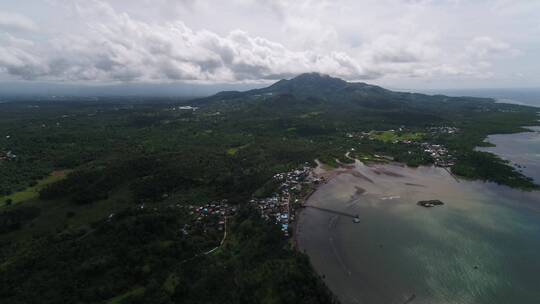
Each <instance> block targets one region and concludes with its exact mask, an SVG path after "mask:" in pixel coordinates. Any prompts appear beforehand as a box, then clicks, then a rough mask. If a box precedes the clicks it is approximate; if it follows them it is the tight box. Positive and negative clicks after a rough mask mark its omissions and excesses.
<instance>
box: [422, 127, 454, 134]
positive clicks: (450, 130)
mask: <svg viewBox="0 0 540 304" xmlns="http://www.w3.org/2000/svg"><path fill="white" fill-rule="evenodd" d="M427 131H428V132H429V133H431V134H456V133H458V132H459V128H456V127H446V126H445V127H429V128H427Z"/></svg>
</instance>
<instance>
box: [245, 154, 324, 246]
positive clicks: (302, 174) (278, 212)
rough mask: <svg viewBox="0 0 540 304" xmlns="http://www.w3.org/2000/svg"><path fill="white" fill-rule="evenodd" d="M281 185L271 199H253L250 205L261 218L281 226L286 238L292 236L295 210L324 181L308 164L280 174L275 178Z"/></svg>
mask: <svg viewBox="0 0 540 304" xmlns="http://www.w3.org/2000/svg"><path fill="white" fill-rule="evenodd" d="M273 179H274V181H276V182H278V183H279V187H278V189H277V191H276V192H275V193H274V194H273V195H272V196H270V197H266V198H253V199H252V200H251V201H250V203H251V204H253V205H254V206H255V207H256V208H257V209H258V210H259V212H260V214H261V216H262V217H263V218H264V219H266V220H268V221H272V222H275V223H276V224H278V225H280V227H281V231H282V232H283V235H284V236H285V237H288V236H289V235H290V229H291V224H292V223H293V222H294V221H295V210H296V208H298V207H300V206H301V201H300V199H301V198H302V197H303V196H304V195H305V194H306V193H308V192H309V191H310V189H311V188H312V185H313V184H318V183H320V182H321V181H322V180H321V179H320V178H318V177H315V176H314V174H313V169H312V168H311V167H309V166H307V164H306V165H305V166H304V167H302V168H301V169H297V170H293V171H290V172H285V173H278V174H276V175H274V177H273Z"/></svg>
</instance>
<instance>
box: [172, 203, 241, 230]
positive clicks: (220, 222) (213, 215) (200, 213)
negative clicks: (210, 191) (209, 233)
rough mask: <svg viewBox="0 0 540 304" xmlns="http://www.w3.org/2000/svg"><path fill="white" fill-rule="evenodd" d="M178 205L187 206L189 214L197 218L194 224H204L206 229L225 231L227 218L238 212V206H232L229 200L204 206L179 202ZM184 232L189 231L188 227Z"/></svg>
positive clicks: (180, 206)
mask: <svg viewBox="0 0 540 304" xmlns="http://www.w3.org/2000/svg"><path fill="white" fill-rule="evenodd" d="M176 206H177V207H179V208H187V209H188V210H189V211H188V212H189V214H190V215H192V216H194V218H195V223H194V225H195V226H202V227H203V228H204V229H205V230H206V228H215V229H217V230H219V231H223V230H224V229H225V222H226V218H227V217H228V216H231V215H234V214H235V213H236V207H232V206H230V205H229V204H228V203H227V200H221V201H216V202H211V203H207V204H205V205H202V206H198V205H184V204H177V205H176ZM210 226H211V227H210ZM185 228H186V227H185ZM182 232H183V233H184V234H188V233H189V232H188V230H187V229H184V230H183V231H182Z"/></svg>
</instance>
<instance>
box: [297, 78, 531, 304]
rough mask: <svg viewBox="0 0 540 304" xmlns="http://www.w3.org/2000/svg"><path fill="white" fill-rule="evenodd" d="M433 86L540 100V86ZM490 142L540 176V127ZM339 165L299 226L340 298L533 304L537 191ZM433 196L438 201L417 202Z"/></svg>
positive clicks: (422, 171) (502, 98)
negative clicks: (338, 171)
mask: <svg viewBox="0 0 540 304" xmlns="http://www.w3.org/2000/svg"><path fill="white" fill-rule="evenodd" d="M437 93H444V94H447V95H454V96H476V97H493V98H496V99H497V101H498V102H507V103H517V104H526V105H532V106H539V107H540V90H532V89H527V90H468V91H464V90H461V91H452V92H448V91H446V92H437ZM487 140H488V141H489V142H491V143H493V144H495V145H496V146H495V147H489V148H481V149H482V150H484V151H489V152H492V153H496V154H497V155H499V156H501V157H502V158H504V159H507V160H509V161H510V162H511V164H513V165H515V166H516V168H518V170H520V171H521V172H522V173H523V174H525V175H527V176H529V177H531V178H533V179H534V180H535V181H536V182H537V183H539V182H540V128H534V131H533V132H526V133H518V134H507V135H491V136H489V137H488V138H487ZM342 170H343V172H341V174H339V175H337V176H336V177H335V178H333V179H331V180H330V181H329V182H328V183H327V184H324V185H323V186H321V187H320V188H319V189H318V190H317V191H316V192H315V193H314V194H313V195H312V196H311V197H310V199H309V201H308V205H312V206H316V207H319V208H323V209H316V208H310V207H307V208H305V209H303V210H302V212H301V215H300V218H299V222H298V226H297V240H298V244H299V247H300V249H301V250H303V251H304V252H306V253H307V254H308V255H309V257H310V259H311V262H312V263H313V265H314V267H315V269H316V270H317V271H318V272H319V274H320V275H321V276H322V277H323V279H324V281H325V282H326V284H327V285H328V286H329V287H330V289H331V290H332V291H333V292H334V293H335V294H336V295H337V296H338V297H339V299H340V300H341V302H342V303H344V304H348V303H355V304H358V303H360V304H362V303H366V304H369V303H396V304H402V303H420V304H447V303H455V304H483V303H485V304H508V303H520V304H538V303H540V288H539V287H538V286H539V285H538V273H540V191H532V192H525V191H520V190H516V189H511V188H509V187H506V186H499V185H496V184H493V183H485V182H480V181H468V180H461V179H460V180H456V179H455V178H454V177H452V176H451V175H450V174H449V173H448V172H447V171H446V170H444V169H442V168H435V167H420V168H416V169H414V168H407V167H404V166H398V165H385V166H383V165H379V166H366V165H364V164H362V163H360V162H357V163H356V165H355V168H354V169H349V170H344V169H342ZM433 199H437V200H441V201H442V202H443V203H444V205H443V206H437V207H432V208H424V207H421V206H418V205H417V202H418V201H420V200H433ZM323 210H335V211H339V212H341V213H348V214H350V215H351V216H354V215H359V218H360V222H359V223H354V222H353V221H352V220H351V219H352V217H346V216H339V215H337V214H335V213H331V212H325V211H323Z"/></svg>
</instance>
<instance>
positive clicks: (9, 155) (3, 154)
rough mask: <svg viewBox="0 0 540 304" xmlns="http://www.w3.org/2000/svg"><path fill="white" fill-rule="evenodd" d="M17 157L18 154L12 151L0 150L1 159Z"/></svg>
mask: <svg viewBox="0 0 540 304" xmlns="http://www.w3.org/2000/svg"><path fill="white" fill-rule="evenodd" d="M16 158H17V155H15V154H14V153H13V152H11V151H7V152H3V151H0V160H14V159H16Z"/></svg>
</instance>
